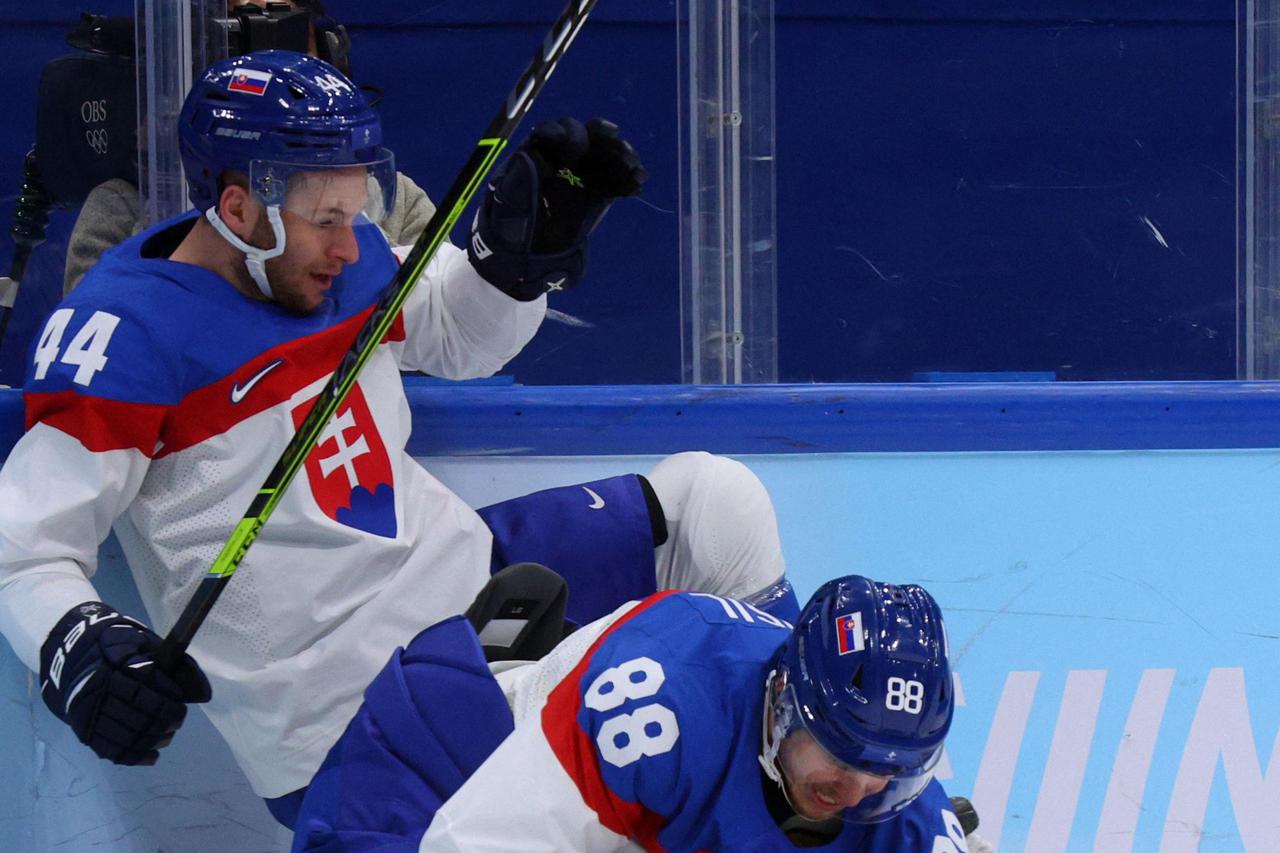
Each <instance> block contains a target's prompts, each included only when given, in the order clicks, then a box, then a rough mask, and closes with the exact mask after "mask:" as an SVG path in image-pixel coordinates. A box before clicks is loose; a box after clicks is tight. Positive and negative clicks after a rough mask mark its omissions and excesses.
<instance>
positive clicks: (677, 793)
mask: <svg viewBox="0 0 1280 853" xmlns="http://www.w3.org/2000/svg"><path fill="white" fill-rule="evenodd" d="M650 602H651V603H650ZM639 607H640V608H644V609H643V610H642V611H641V612H639V613H637V614H636V615H634V616H633V617H632V618H631V619H629V620H628V621H626V622H625V624H622V625H621V626H620V627H618V628H617V629H616V630H615V631H613V632H612V633H611V634H610V635H608V636H607V637H606V638H605V640H604V641H603V642H602V643H601V644H600V645H599V647H598V648H597V649H596V651H595V653H594V654H593V655H592V657H591V660H590V662H589V664H588V666H587V669H586V672H585V674H584V677H583V679H582V681H581V685H582V703H581V709H580V712H579V715H578V724H579V726H580V727H581V728H582V730H583V732H584V733H585V734H586V735H587V736H588V737H589V738H590V739H591V741H592V742H594V744H595V746H596V751H597V754H598V757H599V766H600V770H601V776H602V778H603V781H604V782H605V784H606V785H607V786H608V787H609V789H610V790H611V791H612V792H613V793H614V794H615V795H616V796H618V797H619V798H621V799H623V800H626V801H628V802H633V803H638V804H640V805H641V806H642V807H643V808H644V809H646V810H647V811H649V812H651V813H652V814H654V815H655V816H657V818H658V819H659V820H658V822H659V823H670V822H671V821H676V822H677V823H678V824H680V826H678V827H677V828H676V829H675V830H674V831H675V832H676V833H677V834H679V835H685V834H687V831H686V829H684V828H683V826H684V824H685V823H690V824H691V825H696V824H697V823H698V822H699V821H698V820H697V816H698V815H700V814H707V813H709V812H710V810H711V809H713V808H714V807H715V805H714V804H715V802H716V800H717V799H718V797H719V796H720V794H721V787H722V783H723V781H724V780H725V777H726V774H727V773H729V772H730V770H729V768H730V767H731V766H733V765H734V764H735V763H738V762H740V760H741V756H740V753H741V751H742V747H743V744H744V742H747V741H750V743H751V744H752V746H751V748H752V749H754V748H755V746H754V745H755V744H758V738H759V728H760V714H761V709H762V707H763V700H764V681H765V677H766V675H767V671H768V666H769V664H770V662H771V661H772V659H773V657H774V654H775V653H776V651H777V648H778V646H779V645H781V643H782V642H783V641H784V640H785V639H786V637H787V630H788V629H787V628H786V627H785V625H784V624H783V623H780V622H778V621H777V620H774V619H773V617H769V616H768V615H767V614H760V613H758V612H754V611H752V610H751V609H749V608H745V606H743V605H740V604H739V603H737V602H734V601H731V600H729V599H723V598H720V597H718V596H710V595H699V594H691V593H678V594H674V595H668V596H666V597H663V598H659V599H658V600H656V601H654V600H652V599H650V601H649V602H646V603H644V604H641V605H639ZM770 620H772V621H770ZM753 782H754V780H753ZM754 784H756V786H757V790H758V782H754Z"/></svg>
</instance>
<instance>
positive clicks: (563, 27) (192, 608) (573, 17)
mask: <svg viewBox="0 0 1280 853" xmlns="http://www.w3.org/2000/svg"><path fill="white" fill-rule="evenodd" d="M595 5H596V0H569V4H568V5H567V6H566V7H565V10H564V11H563V12H561V13H560V17H559V18H558V19H556V22H555V24H553V25H552V27H551V31H550V32H549V33H548V34H547V37H546V39H545V40H544V41H543V42H542V46H541V47H540V48H539V49H538V50H537V51H536V52H535V53H534V55H533V60H532V61H531V62H530V63H529V67H528V68H526V69H525V71H524V73H523V74H522V75H520V79H519V80H518V81H517V82H516V85H515V88H514V89H512V90H511V94H510V95H508V96H507V100H506V101H505V102H504V103H503V105H502V108H501V109H500V110H498V114H497V115H496V116H494V118H493V121H491V122H490V123H489V127H488V128H487V129H486V130H485V132H484V135H483V136H482V137H481V138H480V140H479V142H478V143H477V144H476V147H475V150H474V151H472V152H471V157H470V158H469V159H468V160H467V163H466V165H465V166H463V167H462V171H461V172H459V173H458V176H457V177H456V178H454V181H453V185H452V186H450V187H449V191H448V192H447V193H446V194H445V195H444V198H442V199H441V201H440V206H439V207H438V208H436V212H435V214H433V215H432V217H431V221H430V222H428V223H427V227H426V230H425V231H423V232H422V235H421V236H420V237H418V239H417V241H416V242H414V244H413V248H412V249H411V250H410V251H409V256H408V257H407V258H405V260H404V263H402V264H401V265H400V268H399V270H398V271H397V272H396V275H395V277H394V278H392V279H391V282H390V283H389V284H388V285H387V287H386V289H385V290H384V291H383V293H382V296H381V297H379V299H378V303H377V304H376V305H375V306H374V308H373V313H372V314H371V315H370V316H369V319H368V321H366V322H365V324H364V326H363V327H362V328H361V329H360V332H359V334H357V335H356V339H355V342H354V343H353V344H352V345H351V348H350V349H349V350H347V352H346V354H345V355H343V357H342V361H340V362H339V363H338V367H337V369H336V370H334V372H333V376H331V377H330V378H329V382H328V384H327V385H325V387H324V390H323V391H321V392H320V396H319V397H318V398H317V399H316V402H315V403H314V404H313V405H312V407H311V410H310V411H309V412H307V416H306V418H305V419H304V420H303V421H302V424H301V425H300V426H299V427H298V431H297V432H296V433H295V434H294V436H293V438H292V440H290V442H289V446H288V447H286V448H285V449H284V453H283V454H281V456H280V459H279V460H278V461H277V462H276V464H275V467H274V468H272V470H271V473H270V474H269V475H268V476H267V479H266V482H264V483H263V484H262V488H260V489H259V490H258V494H257V497H255V498H254V499H253V502H252V503H250V504H249V509H248V510H247V511H246V512H245V514H244V518H242V519H241V520H240V523H239V524H237V525H236V529H235V530H234V531H233V532H232V534H231V538H230V539H228V540H227V544H226V545H224V546H223V548H222V551H221V552H220V553H219V554H218V556H217V558H216V559H214V561H213V565H212V566H211V567H210V569H209V573H208V574H206V575H205V576H204V578H203V579H202V580H201V581H200V585H199V586H198V587H196V591H195V593H194V594H193V595H192V596H191V601H189V602H188V603H187V606H186V608H185V609H184V610H183V611H182V614H181V615H180V616H179V617H178V620H177V622H175V623H174V625H173V628H172V629H171V630H170V631H169V633H168V635H167V636H166V637H165V638H164V640H163V642H161V644H160V647H159V648H158V649H157V650H156V657H155V660H156V663H157V664H158V665H159V666H160V668H161V669H172V668H173V667H174V666H176V665H177V663H178V661H179V659H180V658H181V657H182V654H183V653H184V652H185V651H186V649H187V646H188V645H189V644H190V643H191V638H192V637H194V636H195V633H196V631H197V630H199V628H200V625H201V624H203V622H204V620H205V617H206V616H208V615H209V610H210V609H211V608H212V607H213V604H214V602H215V601H217V600H218V596H219V595H221V594H222V590H223V588H224V587H225V586H226V585H227V582H228V581H229V580H230V579H231V576H232V575H233V574H235V571H236V568H237V567H238V566H239V565H240V561H241V560H243V559H244V555H245V552H246V551H248V550H249V546H250V545H252V544H253V542H254V540H255V539H257V538H258V531H260V530H261V529H262V525H263V524H265V523H266V521H267V519H268V518H270V517H271V513H272V511H274V510H275V508H276V505H277V504H279V503H280V500H281V498H283V497H284V493H285V490H286V489H288V488H289V484H290V483H291V482H293V478H294V475H296V474H297V473H298V470H299V469H300V468H301V467H302V465H303V463H304V462H305V460H306V458H307V456H308V454H310V453H311V451H312V449H314V448H315V446H316V444H317V442H318V441H319V438H320V433H321V432H322V431H323V430H324V428H325V426H326V425H327V424H328V423H329V419H330V418H332V417H333V415H334V413H335V412H336V411H337V410H338V407H339V406H341V405H342V401H343V400H345V399H346V397H347V394H348V392H350V390H351V388H352V386H353V385H355V381H356V377H357V376H358V375H359V374H360V371H361V369H362V368H363V367H364V365H365V362H367V361H368V360H369V357H370V356H372V355H373V352H374V350H376V349H377V348H378V345H379V343H380V342H381V341H382V339H383V338H384V337H386V334H387V332H388V330H389V329H390V328H391V324H392V323H393V322H394V321H395V318H396V315H397V314H399V313H400V309H401V307H402V306H403V305H404V302H405V300H406V299H408V298H409V294H410V293H411V292H412V291H413V287H414V285H415V284H416V283H417V281H418V276H419V275H421V273H422V271H423V270H424V269H426V266H427V263H428V262H429V261H430V260H431V257H432V256H433V255H434V254H435V252H436V249H438V248H439V247H440V244H441V243H443V242H444V241H445V239H446V238H447V237H448V235H449V231H450V230H451V229H452V228H453V225H454V223H455V222H457V221H458V218H459V217H460V216H461V215H462V211H463V210H464V209H465V208H466V206H467V203H468V202H469V201H471V197H472V196H473V195H475V192H476V190H477V189H478V188H479V187H480V185H481V183H482V182H483V181H484V177H485V175H486V174H488V172H489V169H490V168H492V166H493V164H494V162H495V161H496V160H497V159H498V156H499V155H500V154H501V153H502V149H503V148H505V147H506V145H507V142H508V141H509V140H510V138H511V134H512V132H514V131H515V129H516V126H517V125H519V124H520V121H521V119H523V118H524V116H525V113H527V112H528V111H529V107H530V106H531V105H532V104H533V99H534V98H535V97H537V95H538V92H540V91H541V90H542V87H543V85H544V84H545V83H546V82H547V78H549V77H550V76H551V72H552V71H554V70H555V67H556V63H558V62H559V61H560V58H561V57H562V56H563V55H564V52H565V51H566V50H568V49H569V45H570V44H571V43H572V42H573V39H574V37H575V36H577V34H578V30H580V29H582V25H583V24H584V23H586V21H587V15H589V14H591V10H592V8H593V7H594V6H595Z"/></svg>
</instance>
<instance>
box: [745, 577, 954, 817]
mask: <svg viewBox="0 0 1280 853" xmlns="http://www.w3.org/2000/svg"><path fill="white" fill-rule="evenodd" d="M768 691H769V692H768V701H767V708H768V709H769V711H770V713H769V714H768V715H767V716H766V720H765V732H764V746H763V755H762V759H761V761H762V764H764V766H765V770H766V772H768V773H769V775H770V776H771V777H773V778H774V780H775V781H777V782H778V783H779V784H780V785H782V787H783V790H784V792H786V791H787V785H786V784H785V783H784V778H785V777H786V776H787V770H788V763H787V761H786V760H785V758H786V755H785V753H786V750H785V749H783V748H782V747H783V742H784V740H786V738H787V737H788V736H791V735H794V734H796V733H798V732H804V733H806V734H807V736H808V737H811V738H812V739H813V740H814V741H816V742H817V744H818V746H820V747H821V748H822V750H823V751H824V752H825V754H826V757H827V758H829V759H830V760H831V762H832V764H833V765H835V766H837V767H842V768H845V769H848V770H852V771H857V772H859V773H861V774H867V778H871V777H877V778H878V780H879V782H881V783H883V788H881V789H879V790H878V791H875V792H874V793H871V794H870V795H869V796H865V797H864V798H862V799H861V801H860V802H858V803H857V804H856V805H855V806H852V807H849V808H845V809H844V810H843V812H842V814H841V816H842V817H843V818H844V819H845V820H849V821H853V822H859V823H875V822H878V821H882V820H887V819H889V818H891V817H893V816H894V815H896V814H897V813H898V812H900V811H901V810H902V809H903V808H905V807H906V806H907V805H908V804H909V803H910V802H911V801H912V800H914V799H915V798H916V797H918V796H919V795H920V794H921V792H923V791H924V788H925V786H927V785H928V784H929V781H930V780H931V779H932V778H933V770H934V767H935V766H936V765H937V763H938V760H939V759H940V758H941V756H942V744H943V740H944V739H945V738H946V736H947V731H948V730H949V729H950V727H951V718H952V714H953V712H954V710H955V696H954V690H953V686H952V683H951V668H950V665H949V664H948V662H947V639H946V629H945V627H944V626H943V622H942V613H941V611H940V610H939V608H938V604H937V602H936V601H934V600H933V597H932V596H931V595H929V593H928V592H926V591H925V590H924V589H923V588H922V587H919V586H915V585H912V584H906V585H901V586H897V585H894V584H889V583H882V582H879V581H873V580H870V579H868V578H865V577H861V576H859V575H849V576H846V577H843V578H837V579H836V580H832V581H829V582H827V583H826V584H824V585H823V586H822V587H821V588H820V589H819V590H818V591H817V592H816V593H814V595H813V597H812V598H811V599H810V600H809V602H808V603H807V604H806V605H805V606H804V609H803V610H802V611H801V612H800V616H799V618H798V619H797V620H796V625H795V630H794V631H793V632H792V634H791V637H790V638H789V639H788V640H787V642H786V643H785V644H783V646H782V648H781V649H780V650H779V654H778V658H777V660H776V662H775V664H774V671H773V673H772V674H771V677H770V680H769V687H768ZM780 752H781V753H783V755H782V759H780V756H779V753H780ZM793 781H794V780H793ZM788 796H789V797H790V793H788ZM793 804H794V802H793Z"/></svg>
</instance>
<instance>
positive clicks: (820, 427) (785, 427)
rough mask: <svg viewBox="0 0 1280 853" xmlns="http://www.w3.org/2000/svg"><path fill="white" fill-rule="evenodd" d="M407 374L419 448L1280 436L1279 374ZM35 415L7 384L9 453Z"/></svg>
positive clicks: (1162, 443) (1064, 445)
mask: <svg viewBox="0 0 1280 853" xmlns="http://www.w3.org/2000/svg"><path fill="white" fill-rule="evenodd" d="M407 384H408V396H409V405H410V408H411V410H412V412H413V423H414V430H413V435H412V436H411V437H410V439H409V448H408V449H409V452H410V453H412V454H413V455H414V456H493V455H494V449H495V448H501V453H502V455H504V456H599V455H608V456H615V455H624V456H636V455H655V454H660V455H665V454H668V453H674V452H676V451H680V450H691V449H698V450H708V451H711V452H713V453H728V454H777V453H895V452H920V451H925V452H966V451H995V450H1217V449H1233V448H1237V449H1248V448H1280V382H1234V381H1233V382H1078V383H1077V382H1071V383H1067V382H1044V383H1041V382H1014V383H1007V384H1002V383H981V384H962V383H959V384H952V383H944V384H934V383H926V384H915V385H913V384H838V385H739V386H723V385H699V386H694V385H593V386H581V387H579V386H540V387H523V386H518V385H517V386H510V387H489V386H468V385H452V386H439V385H430V386H429V385H419V384H417V383H416V382H414V381H413V378H412V377H410V378H409V379H408V381H407ZM22 423H23V416H22V395H21V392H19V391H16V390H9V391H3V390H0V458H3V457H5V456H8V454H9V450H10V449H11V448H12V447H13V444H14V442H16V441H17V440H18V438H19V437H20V436H21V435H22Z"/></svg>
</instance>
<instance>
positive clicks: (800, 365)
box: [0, 0, 1237, 384]
mask: <svg viewBox="0 0 1280 853" xmlns="http://www.w3.org/2000/svg"><path fill="white" fill-rule="evenodd" d="M329 5H330V8H331V11H332V12H333V13H334V14H335V16H336V17H337V18H338V19H339V20H342V21H345V22H346V23H347V24H349V25H350V28H351V30H352V33H353V38H354V42H355V48H354V60H355V63H356V69H357V74H356V76H357V78H358V79H360V80H362V81H366V82H370V83H374V84H376V85H379V86H381V87H382V88H383V89H384V90H385V92H386V99H385V101H384V102H383V106H382V111H383V114H384V116H385V120H386V123H387V127H388V135H389V137H390V139H391V140H393V144H394V147H395V150H396V152H397V155H398V157H399V161H400V164H401V166H402V168H403V170H404V171H405V172H406V173H408V174H410V175H412V176H414V177H415V178H417V179H418V180H419V182H420V183H422V184H423V185H424V186H425V187H426V188H428V190H429V191H431V190H434V192H435V193H436V194H437V195H439V194H440V193H441V192H442V191H443V188H444V187H446V186H447V185H448V182H449V181H450V179H451V178H452V175H453V174H454V172H455V170H456V169H457V168H458V165H459V164H460V163H461V162H462V161H463V159H464V158H465V156H466V154H467V152H468V151H469V148H470V146H471V144H472V142H473V140H474V139H475V137H476V135H477V134H478V133H479V131H480V130H481V129H482V128H483V127H484V126H485V124H486V123H487V121H488V118H489V117H490V115H491V113H492V111H493V109H494V108H495V105H496V102H497V100H498V99H499V98H500V97H502V96H503V95H505V93H506V91H507V90H508V88H509V87H510V85H511V82H512V80H513V79H514V77H515V75H516V74H517V73H518V71H519V69H520V68H521V67H522V66H523V63H524V62H525V61H526V59H527V57H528V56H529V54H530V52H531V51H532V49H533V46H534V45H535V44H537V42H538V41H539V39H540V38H541V35H542V32H543V29H544V27H545V25H546V23H547V22H548V21H550V20H551V19H552V18H553V17H554V16H555V14H556V13H557V11H558V10H559V7H560V3H559V2H558V0H489V2H483V3H476V2H461V0H455V2H443V3H432V4H422V3H418V2H414V0H365V2H361V3H355V2H351V0H332V2H331V3H330V4H329ZM778 7H779V10H778V28H777V86H778V98H777V134H778V230H779V246H780V248H779V253H780V254H779V265H778V269H779V299H778V304H779V337H780V344H779V362H780V373H781V376H782V378H783V379H787V380H795V381H811V380H818V381H830V380H840V379H846V380H849V379H853V380H882V379H899V380H905V379H910V378H911V376H912V374H914V373H917V372H921V371H937V370H944V371H956V370H967V371H975V370H1000V371H1009V370H1018V371H1027V370H1038V371H1046V370H1047V371H1054V372H1055V373H1056V375H1057V376H1058V377H1059V378H1064V379H1099V378H1111V379H1155V378H1168V379H1191V378H1200V379H1206V378H1229V377H1232V376H1234V375H1235V369H1236V367H1235V365H1236V349H1237V347H1236V292H1235V222H1236V206H1235V205H1236V199H1235V192H1236V190H1235V185H1236V180H1235V93H1234V74H1235V23H1234V22H1235V3H1234V2H1232V0H1165V2H1161V3H1159V4H1152V3H1149V2H1143V1H1142V0H1107V2H1101V0H1039V2H1025V0H1024V2H1015V0H967V2H964V3H944V2H942V1H941V0H895V2H889V0H790V2H785V3H779V4H778ZM81 8H83V5H82V4H80V3H70V2H68V0H49V2H47V3H43V4H34V5H33V4H21V5H20V4H17V3H9V4H5V9H4V10H0V67H2V68H3V71H4V72H5V79H6V101H7V103H8V104H9V109H8V112H7V116H8V122H7V125H6V129H5V131H4V133H3V134H2V135H0V223H4V224H5V225H6V227H7V223H8V222H9V221H10V216H11V210H12V206H13V197H14V195H15V194H16V191H17V187H18V174H19V169H20V165H21V159H22V156H23V154H24V153H25V151H26V148H27V145H28V144H29V142H30V140H31V138H32V136H33V133H34V92H35V83H36V78H37V74H38V70H39V68H40V67H41V65H42V64H43V63H44V62H45V61H47V60H48V59H51V58H53V57H54V56H57V55H59V54H61V53H63V52H65V50H66V48H65V47H64V45H63V43H62V35H63V33H64V32H65V30H66V29H68V28H69V26H70V25H71V24H72V23H73V22H74V20H75V16H76V13H77V12H78V11H79V10H80V9H81ZM93 9H94V11H99V12H103V13H111V14H128V13H129V12H130V11H131V4H130V3H128V2H123V0H99V2H98V3H96V4H94V5H93ZM675 15H676V9H675V5H674V3H673V2H671V0H646V2H643V3H640V2H621V0H604V2H602V3H601V4H600V6H599V7H598V11H597V13H596V14H595V16H594V18H593V20H592V23H591V24H590V26H588V27H587V28H586V29H585V30H584V31H583V34H582V36H581V38H580V40H579V42H578V43H577V44H576V45H575V46H574V49H573V51H571V52H570V54H569V55H568V57H567V58H566V59H565V61H564V62H563V63H562V65H561V67H560V69H559V71H558V72H557V74H556V76H555V78H553V80H552V81H551V84H550V85H549V86H548V87H547V89H546V90H545V92H544V94H543V95H542V97H541V99H540V101H539V102H538V104H537V106H536V108H535V116H534V117H535V118H539V117H551V116H555V115H559V114H563V113H570V112H571V113H575V114H578V115H582V116H590V115H594V114H603V115H607V116H610V117H612V118H614V119H615V120H617V121H618V122H619V123H620V124H621V125H622V126H623V128H624V129H625V130H626V131H627V132H628V134H629V135H630V137H631V138H632V139H633V141H634V142H635V144H636V146H637V148H638V149H639V150H640V151H641V152H642V154H643V155H644V157H645V160H646V163H647V164H648V166H649V168H650V171H651V173H652V176H653V177H652V180H651V181H650V183H649V185H648V187H647V188H646V190H645V194H644V196H643V199H642V200H638V201H628V202H626V203H623V204H620V205H618V206H616V207H615V209H614V211H613V212H612V213H611V214H610V217H609V219H608V220H607V221H606V223H605V225H604V226H603V228H602V230H601V231H600V232H599V233H598V235H597V236H596V238H595V239H594V240H593V258H592V272H591V275H590V278H589V280H588V282H587V283H586V284H585V285H584V286H583V287H582V288H580V289H579V290H578V291H577V292H574V293H570V294H564V295H562V296H559V297H558V298H557V299H556V301H555V302H554V305H553V307H555V308H556V309H557V310H559V311H561V312H564V313H565V314H567V315H570V316H571V317H573V318H576V319H577V320H579V321H582V323H583V324H585V325H583V324H573V325H569V324H563V323H555V322H552V323H549V324H548V327H547V328H546V329H544V330H543V332H542V333H541V334H540V335H539V337H538V339H537V340H536V341H535V342H534V343H533V344H532V345H531V347H530V348H529V349H528V351H526V353H524V354H522V355H521V356H520V357H519V358H518V359H517V360H516V361H515V362H514V363H513V365H512V367H511V372H513V373H514V374H515V376H516V378H517V379H518V381H521V382H525V383H535V384H548V383H622V382H639V383H660V382H676V381H678V380H679V377H680V354H679V352H680V349H679V324H678V317H679V287H678V282H679V274H678V271H679V267H678V211H679V195H678V187H679V183H678V182H679V176H678V174H677V145H678V134H677V128H676V115H677V109H676V97H677V91H676V79H675V65H676V32H675ZM57 220H58V221H56V222H55V227H54V230H53V238H52V239H51V241H50V245H48V246H46V247H45V248H44V249H42V250H41V251H40V252H38V253H37V257H36V259H35V260H34V261H33V268H32V270H31V272H30V273H29V276H30V280H29V282H28V287H26V288H25V290H24V293H23V295H22V297H21V299H22V303H21V304H20V305H19V311H18V314H17V316H16V317H15V319H14V330H13V332H11V334H10V338H11V340H9V341H7V342H6V343H5V345H4V346H3V348H0V382H9V383H10V384H16V383H17V382H18V381H20V379H19V378H18V377H17V374H18V373H19V368H18V364H17V362H18V361H19V359H20V358H21V352H20V350H21V346H20V343H22V342H23V341H25V339H26V338H29V336H30V334H31V333H32V329H33V327H34V326H35V324H36V323H37V322H38V321H39V319H41V318H43V316H44V315H45V314H46V313H47V311H48V309H49V308H50V307H51V306H52V304H53V302H54V301H55V299H56V295H57V293H58V282H60V279H61V269H60V264H61V258H60V255H59V252H60V247H59V245H58V244H59V241H60V240H61V241H65V235H66V233H67V230H68V229H69V220H70V215H69V214H64V215H62V216H60V217H57ZM1157 233H1158V234H1159V236H1157ZM1162 241H1163V242H1162ZM0 242H3V243H4V245H3V247H2V248H0V268H7V258H8V256H9V250H10V247H9V245H8V242H7V240H5V241H0Z"/></svg>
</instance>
